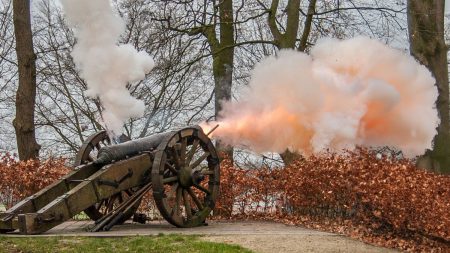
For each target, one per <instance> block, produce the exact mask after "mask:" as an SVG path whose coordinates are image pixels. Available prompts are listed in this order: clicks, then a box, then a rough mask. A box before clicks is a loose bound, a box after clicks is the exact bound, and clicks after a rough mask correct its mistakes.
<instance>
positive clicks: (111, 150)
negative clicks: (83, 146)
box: [94, 131, 173, 164]
mask: <svg viewBox="0 0 450 253" xmlns="http://www.w3.org/2000/svg"><path fill="white" fill-rule="evenodd" d="M171 134H173V132H172V131H171V132H165V133H159V134H154V135H151V136H147V137H144V138H140V139H136V140H131V141H127V142H123V143H119V144H117V145H112V146H106V147H102V148H101V149H100V150H99V152H98V155H97V159H96V160H95V161H94V163H96V164H108V163H111V162H112V161H118V160H122V159H125V158H127V157H130V156H134V155H137V154H139V153H141V152H144V151H150V150H153V149H156V148H157V147H158V145H159V144H160V143H161V142H162V141H163V139H164V138H166V137H167V136H170V135H171Z"/></svg>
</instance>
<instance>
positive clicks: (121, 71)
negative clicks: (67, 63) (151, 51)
mask: <svg viewBox="0 0 450 253" xmlns="http://www.w3.org/2000/svg"><path fill="white" fill-rule="evenodd" d="M61 3H62V6H63V8H64V11H65V13H66V18H67V21H68V23H69V25H70V26H72V27H73V28H74V32H75V36H76V38H77V43H76V45H75V47H74V49H73V52H72V57H73V59H74V61H75V64H76V66H77V67H78V68H79V69H80V72H81V77H82V78H83V79H85V81H86V82H87V85H88V90H87V91H86V94H87V95H88V96H90V97H99V98H100V102H101V104H102V106H103V107H104V109H105V110H104V111H103V121H104V124H105V125H106V127H107V129H108V130H109V131H110V132H112V133H113V134H115V135H119V134H120V133H121V132H122V127H123V124H124V122H125V121H126V120H127V119H129V118H131V117H140V116H142V115H143V114H144V109H145V105H144V102H143V101H140V100H137V99H136V98H134V97H132V96H131V95H130V92H129V91H128V89H127V88H126V85H127V84H128V83H132V82H136V81H139V80H142V79H144V78H145V74H146V73H148V72H149V71H150V70H151V69H152V68H153V67H154V65H155V63H154V61H153V59H152V57H150V56H149V55H148V54H147V53H146V52H144V51H140V52H138V51H137V50H136V49H135V48H133V46H131V45H118V41H119V37H120V35H121V34H122V33H123V32H124V31H125V24H124V21H123V20H122V19H121V18H120V17H118V16H116V15H114V13H113V10H112V7H111V4H110V1H109V0H61Z"/></svg>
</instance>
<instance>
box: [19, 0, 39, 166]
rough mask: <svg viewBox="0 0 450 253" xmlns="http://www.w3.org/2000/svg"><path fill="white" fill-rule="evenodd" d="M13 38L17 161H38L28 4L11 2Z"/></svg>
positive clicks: (34, 59) (33, 67)
mask: <svg viewBox="0 0 450 253" xmlns="http://www.w3.org/2000/svg"><path fill="white" fill-rule="evenodd" d="M13 19H14V34H15V37H16V54H17V62H18V66H19V70H18V71H19V86H18V88H17V93H16V118H15V119H14V121H13V125H14V129H15V130H16V139H17V149H18V151H19V159H20V160H28V159H34V158H38V157H39V149H40V146H39V144H37V142H36V136H35V126H34V105H35V102H36V55H35V54H34V51H33V39H32V33H31V17H30V1H28V0H27V1H26V0H14V1H13Z"/></svg>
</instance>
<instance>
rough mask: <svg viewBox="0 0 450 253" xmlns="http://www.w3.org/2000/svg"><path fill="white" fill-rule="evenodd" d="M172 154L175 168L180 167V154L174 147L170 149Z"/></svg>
mask: <svg viewBox="0 0 450 253" xmlns="http://www.w3.org/2000/svg"><path fill="white" fill-rule="evenodd" d="M172 154H173V160H174V162H175V168H180V167H181V163H180V155H179V154H178V152H177V149H176V148H174V149H173V150H172Z"/></svg>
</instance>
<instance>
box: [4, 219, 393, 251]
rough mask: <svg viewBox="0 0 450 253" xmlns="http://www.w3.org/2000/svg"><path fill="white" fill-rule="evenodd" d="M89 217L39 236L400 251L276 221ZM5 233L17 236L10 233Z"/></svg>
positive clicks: (253, 247) (260, 247)
mask: <svg viewBox="0 0 450 253" xmlns="http://www.w3.org/2000/svg"><path fill="white" fill-rule="evenodd" d="M90 225H92V222H90V221H69V222H65V223H63V224H61V225H59V226H57V227H55V228H53V229H51V230H49V231H48V232H46V233H44V234H42V235H36V236H97V237H114V236H131V235H157V234H186V235H201V236H202V237H201V238H202V239H203V240H207V241H212V242H225V243H231V244H239V245H241V246H243V247H245V248H248V249H251V250H254V251H255V252H261V253H266V252H267V253H269V252H270V253H272V252H280V253H281V252H283V253H284V252H286V253H291V252H292V253H293V252H369V253H372V252H373V253H381V252H383V253H384V252H397V251H394V250H390V249H385V248H380V247H375V246H371V245H368V244H365V243H363V242H359V241H356V240H353V239H350V238H348V237H344V236H340V235H336V234H332V233H325V232H320V231H315V230H310V229H306V228H302V227H296V226H287V225H283V224H279V223H273V222H217V221H210V222H209V225H208V226H202V227H197V228H175V227H173V226H171V225H169V224H168V223H166V222H151V223H149V224H145V225H142V224H124V225H121V226H115V227H113V229H112V230H111V231H108V232H97V233H91V232H86V230H87V228H88V227H89V226H90ZM6 236H18V237H22V235H18V234H9V235H6Z"/></svg>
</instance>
